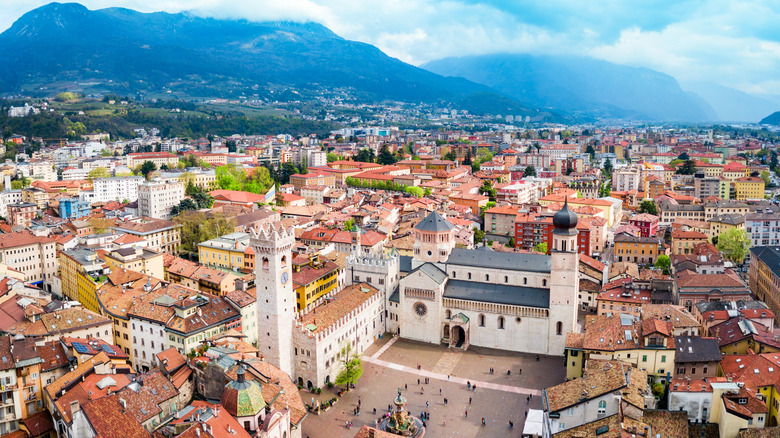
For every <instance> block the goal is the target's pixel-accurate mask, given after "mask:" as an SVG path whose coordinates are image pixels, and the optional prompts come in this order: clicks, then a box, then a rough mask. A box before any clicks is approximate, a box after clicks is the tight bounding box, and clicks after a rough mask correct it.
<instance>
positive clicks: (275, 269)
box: [250, 203, 579, 387]
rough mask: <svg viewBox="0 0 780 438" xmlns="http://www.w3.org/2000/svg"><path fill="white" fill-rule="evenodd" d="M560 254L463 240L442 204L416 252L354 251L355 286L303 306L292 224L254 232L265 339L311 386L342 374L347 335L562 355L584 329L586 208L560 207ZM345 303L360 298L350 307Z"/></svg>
mask: <svg viewBox="0 0 780 438" xmlns="http://www.w3.org/2000/svg"><path fill="white" fill-rule="evenodd" d="M553 224H554V230H553V243H552V248H551V255H544V254H523V253H515V252H498V251H493V250H491V249H489V248H478V249H464V248H457V247H456V246H455V228H454V227H453V225H452V224H451V223H450V222H449V221H447V219H446V218H444V217H443V216H442V215H440V214H439V213H438V212H432V213H430V214H429V215H428V216H426V217H425V218H424V219H423V220H422V221H420V222H419V223H418V224H417V225H416V226H415V228H414V238H415V243H414V249H413V251H414V256H413V257H411V259H409V258H403V257H400V256H399V255H398V254H396V253H394V252H393V253H390V254H372V253H364V252H362V251H361V249H360V245H356V246H355V248H354V249H353V251H352V254H350V255H349V257H347V260H346V264H347V265H346V270H347V275H346V283H347V286H346V287H345V288H344V289H342V290H340V291H336V292H334V293H333V294H332V296H330V297H328V299H327V300H325V302H324V304H322V305H320V306H318V307H315V308H313V309H311V310H308V311H307V312H304V313H303V314H299V313H297V312H296V310H295V295H294V292H293V290H292V285H291V283H292V282H291V281H290V275H291V273H290V262H291V257H292V254H291V249H292V247H293V246H294V244H295V237H294V233H293V231H292V230H284V229H278V230H277V229H275V228H274V227H264V228H262V229H260V230H253V231H252V232H251V236H252V237H251V240H250V245H251V246H252V248H253V249H254V251H255V254H256V257H257V263H256V264H255V266H256V268H255V274H256V284H257V318H258V328H259V332H258V349H259V350H260V352H261V354H263V355H264V356H265V357H266V359H267V360H268V361H270V362H271V363H272V364H274V365H276V366H278V367H279V368H281V369H282V370H284V371H285V372H287V373H288V374H289V375H290V376H291V377H292V378H293V380H296V381H297V382H298V384H300V385H301V386H308V387H321V386H323V385H325V384H326V383H328V382H333V381H334V380H335V378H336V374H337V373H338V370H339V368H340V359H341V357H340V356H341V354H340V352H341V350H343V347H344V346H345V345H346V344H349V346H350V347H351V348H352V351H354V352H355V353H357V354H361V353H362V352H363V351H364V350H365V349H366V348H368V346H370V345H371V344H372V343H373V342H374V341H375V340H376V339H377V338H378V337H380V336H382V335H383V333H393V334H398V335H399V336H401V337H402V338H406V339H410V340H415V341H421V342H427V343H432V344H440V345H444V346H447V347H449V348H458V349H467V348H469V346H472V345H474V346H479V347H489V348H497V349H501V350H508V351H516V352H523V353H532V354H545V355H554V356H562V355H563V352H564V347H565V340H566V333H568V332H573V331H577V304H578V303H577V300H578V295H579V270H578V264H579V257H578V255H577V215H576V214H575V213H574V212H573V211H572V210H571V209H570V208H569V206H568V203H565V204H564V206H563V208H562V209H561V210H559V211H558V212H557V213H556V214H555V216H554V217H553ZM344 303H353V306H354V307H350V308H346V307H344Z"/></svg>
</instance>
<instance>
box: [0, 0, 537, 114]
mask: <svg viewBox="0 0 780 438" xmlns="http://www.w3.org/2000/svg"><path fill="white" fill-rule="evenodd" d="M0 52H1V53H4V54H5V55H6V57H5V59H4V62H3V63H2V65H0V93H5V94H6V95H33V96H36V95H38V96H41V95H52V94H54V93H55V92H58V91H63V90H65V89H71V90H72V89H74V88H75V89H76V90H77V91H84V92H87V93H90V92H94V93H101V92H112V93H117V94H127V93H137V94H138V95H140V96H143V95H147V94H148V95H159V94H160V93H169V94H171V93H172V94H175V95H179V96H187V97H204V98H205V97H239V96H246V97H248V98H256V99H269V100H275V95H278V94H279V93H280V92H284V91H286V90H288V89H289V88H294V89H295V90H296V92H299V94H298V95H299V96H301V100H304V99H316V98H318V97H319V96H320V95H321V94H322V92H323V90H327V91H328V92H334V91H336V92H337V91H339V90H344V92H345V93H344V94H345V95H349V96H352V97H356V98H358V99H360V100H363V101H369V102H370V101H378V100H398V101H405V102H424V103H438V102H449V103H453V102H469V97H470V96H472V95H474V94H479V95H480V96H482V99H480V100H481V102H480V103H481V107H482V108H481V111H484V112H497V113H507V112H509V113H515V114H528V115H532V116H533V115H538V114H539V113H538V112H537V111H529V110H527V109H526V108H524V107H523V106H522V105H521V104H520V103H519V102H517V101H515V100H512V99H507V98H506V97H505V96H500V95H499V94H498V93H496V92H495V91H494V90H491V89H490V88H488V87H486V86H484V85H479V84H475V83H473V82H470V81H468V80H465V79H460V78H445V77H442V76H440V75H437V74H434V73H431V72H428V71H426V70H423V69H420V68H417V67H414V66H412V65H409V64H406V63H404V62H401V61H399V60H398V59H395V58H391V57H389V56H387V55H385V54H384V53H382V51H380V50H379V49H377V48H376V47H374V46H371V45H369V44H364V43H360V42H355V41H348V40H345V39H343V38H341V37H339V36H338V35H336V34H334V33H333V32H331V31H330V30H329V29H327V28H326V27H324V26H322V25H319V24H316V23H290V22H267V23H255V22H249V21H245V20H217V19H210V18H200V17H196V16H193V15H191V14H187V13H179V14H169V13H162V12H158V13H150V14H147V13H140V12H136V11H133V10H129V9H121V8H108V9H100V10H95V11H90V10H88V9H87V8H85V7H84V6H82V5H79V4H74V3H68V4H59V3H51V4H49V5H46V6H42V7H40V8H38V9H35V10H32V11H30V12H28V13H27V14H25V15H23V16H22V17H21V18H19V19H18V20H17V21H16V22H15V23H14V24H13V25H12V26H11V27H10V28H9V29H8V30H6V31H5V32H3V33H2V34H0ZM464 109H469V108H464Z"/></svg>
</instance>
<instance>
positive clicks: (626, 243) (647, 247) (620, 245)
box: [613, 233, 666, 264]
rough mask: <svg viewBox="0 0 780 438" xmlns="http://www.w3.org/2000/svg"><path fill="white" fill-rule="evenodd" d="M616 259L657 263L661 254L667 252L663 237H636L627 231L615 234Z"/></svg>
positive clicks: (640, 262)
mask: <svg viewBox="0 0 780 438" xmlns="http://www.w3.org/2000/svg"><path fill="white" fill-rule="evenodd" d="M614 240H615V249H614V256H613V258H615V261H618V262H632V263H638V264H647V263H655V260H656V259H657V258H658V256H659V255H661V254H666V246H665V245H664V243H663V239H661V238H658V237H635V236H632V235H630V234H627V233H620V234H618V235H616V236H615V239H614Z"/></svg>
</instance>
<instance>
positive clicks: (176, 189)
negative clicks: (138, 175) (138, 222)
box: [138, 178, 184, 219]
mask: <svg viewBox="0 0 780 438" xmlns="http://www.w3.org/2000/svg"><path fill="white" fill-rule="evenodd" d="M183 199H184V184H183V183H182V182H180V181H178V180H163V179H159V178H158V179H155V180H154V181H147V182H145V183H143V184H141V185H140V186H138V212H139V214H140V215H141V216H144V217H152V218H155V219H169V218H170V217H171V207H173V206H175V205H178V204H179V203H180V202H181V201H182V200H183Z"/></svg>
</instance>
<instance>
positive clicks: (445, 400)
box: [444, 397, 447, 406]
mask: <svg viewBox="0 0 780 438" xmlns="http://www.w3.org/2000/svg"><path fill="white" fill-rule="evenodd" d="M444 406H447V397H444Z"/></svg>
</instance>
